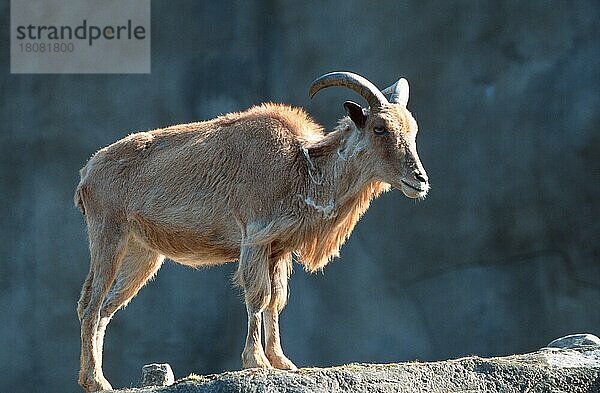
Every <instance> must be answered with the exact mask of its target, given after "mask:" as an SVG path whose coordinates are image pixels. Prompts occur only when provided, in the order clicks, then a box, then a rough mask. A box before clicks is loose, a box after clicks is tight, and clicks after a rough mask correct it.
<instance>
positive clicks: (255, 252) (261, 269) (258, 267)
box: [236, 245, 272, 368]
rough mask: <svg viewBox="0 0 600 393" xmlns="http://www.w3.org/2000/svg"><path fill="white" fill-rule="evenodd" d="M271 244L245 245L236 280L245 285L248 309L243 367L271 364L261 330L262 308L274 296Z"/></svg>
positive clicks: (267, 366)
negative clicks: (270, 267)
mask: <svg viewBox="0 0 600 393" xmlns="http://www.w3.org/2000/svg"><path fill="white" fill-rule="evenodd" d="M269 251H270V247H268V246H255V245H252V246H242V248H241V252H240V264H239V267H238V271H237V272H236V281H237V283H238V284H239V285H240V286H241V287H242V288H243V290H244V296H245V299H246V309H247V311H248V335H247V336H246V346H245V347H244V351H243V352H242V365H243V366H244V368H252V367H261V368H271V367H272V366H271V363H269V360H268V359H267V357H266V356H265V352H264V351H263V347H262V342H261V336H260V330H261V321H262V312H263V310H264V309H265V308H266V307H267V305H268V304H269V303H270V300H271V280H270V278H269Z"/></svg>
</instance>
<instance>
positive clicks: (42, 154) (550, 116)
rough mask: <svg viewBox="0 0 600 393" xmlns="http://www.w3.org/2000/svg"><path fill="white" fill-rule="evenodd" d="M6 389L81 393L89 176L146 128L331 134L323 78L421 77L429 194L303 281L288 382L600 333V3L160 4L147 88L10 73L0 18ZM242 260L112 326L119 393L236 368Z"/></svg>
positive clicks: (296, 285)
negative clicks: (258, 115)
mask: <svg viewBox="0 0 600 393" xmlns="http://www.w3.org/2000/svg"><path fill="white" fill-rule="evenodd" d="M0 11H1V14H0V25H2V26H3V28H2V29H1V30H0V35H1V36H0V50H1V52H0V53H1V56H2V57H1V62H0V67H1V72H2V76H1V78H0V121H1V123H0V124H2V130H1V133H0V140H1V142H0V163H1V167H0V182H1V183H0V184H1V194H0V204H1V206H2V214H1V216H0V220H1V221H0V222H1V227H2V233H1V235H2V236H1V238H0V315H1V319H0V321H1V322H0V381H1V385H2V386H3V388H2V389H3V390H5V389H9V388H10V389H9V390H11V391H14V392H33V391H40V390H42V389H43V390H44V391H77V390H78V387H77V386H76V378H77V369H78V361H79V358H78V356H79V325H78V321H77V316H76V313H75V304H76V300H77V298H78V295H79V290H80V285H81V283H82V281H83V278H84V276H85V274H86V271H87V268H88V254H87V241H86V235H85V227H84V224H83V220H82V218H81V216H80V214H79V212H78V211H77V210H76V209H75V208H73V206H72V194H73V190H74V188H75V186H76V184H77V181H78V169H79V168H80V167H81V166H83V164H84V163H85V161H86V160H87V158H88V157H89V156H90V155H91V154H92V153H93V152H94V151H96V150H97V149H98V148H100V147H103V146H105V145H107V144H109V143H111V142H113V141H115V140H116V139H119V138H121V137H123V136H125V135H126V134H128V133H130V132H132V131H136V130H146V129H151V128H156V127H161V126H166V125H170V124H173V123H182V122H188V121H196V120H201V119H207V118H211V117H213V116H215V115H217V114H219V113H223V112H228V111H232V110H241V109H244V108H246V107H248V106H250V105H252V104H254V103H259V102H262V101H266V100H272V101H281V102H287V103H290V104H293V105H298V106H303V107H305V108H307V110H308V111H309V112H310V113H311V114H312V115H313V116H314V117H315V118H316V119H317V120H318V121H320V122H322V123H323V124H325V125H326V126H328V127H329V128H331V127H332V126H333V125H334V124H335V121H336V119H337V118H338V117H340V116H341V115H342V114H343V111H342V107H341V103H342V102H343V100H345V99H356V100H359V97H357V96H355V95H354V93H352V92H350V91H344V90H341V89H340V90H337V89H333V90H335V91H333V90H331V91H329V90H328V91H325V92H323V93H321V94H319V96H317V97H316V98H315V99H314V100H312V101H310V100H309V99H308V98H307V88H308V86H309V84H310V82H311V81H312V80H313V78H315V77H316V76H318V75H320V74H322V73H325V72H327V71H331V70H338V69H345V70H352V71H355V72H358V73H360V74H363V75H365V76H366V77H368V78H369V79H371V80H372V81H373V82H374V83H375V84H377V85H378V86H380V87H385V86H386V85H388V84H390V83H392V82H393V81H394V80H396V79H397V78H398V77H399V76H405V77H407V78H408V79H409V81H410V82H411V101H410V104H409V108H410V109H411V110H412V111H413V113H414V114H415V116H416V118H417V120H418V122H419V125H420V133H419V139H418V147H419V151H420V156H421V159H422V161H423V163H424V165H425V167H426V168H427V170H428V174H429V176H430V178H431V182H432V190H431V193H430V196H429V197H428V198H427V199H426V200H425V201H422V202H417V203H416V202H414V201H411V200H408V199H406V198H404V197H403V196H402V194H401V193H400V192H397V191H394V192H391V193H388V194H386V195H384V196H383V197H381V198H380V199H379V200H377V201H375V203H374V204H373V206H372V208H371V209H370V210H369V211H368V213H367V214H366V216H365V217H364V218H363V220H362V221H361V222H359V224H358V226H357V229H356V231H355V232H354V234H353V235H352V237H351V239H350V240H349V242H348V243H347V245H346V246H345V247H344V248H343V250H342V256H341V258H340V259H339V260H336V261H334V262H333V263H331V264H330V265H329V266H327V268H326V269H325V272H324V274H316V275H310V276H309V275H306V274H305V273H304V272H303V271H302V269H301V268H300V266H298V265H296V268H295V270H296V271H295V273H294V275H293V277H292V280H291V284H290V286H291V297H290V301H289V304H288V307H287V308H286V310H285V311H284V314H283V320H282V331H283V343H284V347H285V349H286V351H287V354H288V355H289V356H290V357H291V358H292V359H293V360H294V361H295V362H296V363H297V364H298V365H299V366H327V365H335V364H341V363H347V362H357V361H358V362H392V361H402V360H413V359H420V360H434V359H443V358H449V357H456V356H462V355H468V354H479V355H503V354H509V353H514V352H525V351H530V350H534V349H536V348H539V347H541V346H543V345H544V344H546V343H547V342H548V341H549V340H551V339H553V338H556V337H558V336H560V335H563V334H567V333H574V332H591V333H596V334H598V333H600V313H598V309H600V263H599V262H600V245H599V241H598V239H599V238H600V211H599V210H600V204H599V202H598V198H599V197H600V130H599V128H600V67H599V66H600V6H599V4H598V2H595V1H592V0H590V1H576V2H575V1H573V2H567V1H565V2H562V1H561V2H559V1H553V2H548V1H527V2H520V1H501V2H500V1H489V2H483V1H482V2H479V1H477V2H476V1H462V2H455V1H397V0H390V1H381V2H366V1H364V2H361V1H345V2H339V3H334V2H328V1H326V2H323V1H306V2H297V1H276V0H273V1H256V0H254V1H231V0H223V1H219V2H189V3H184V2H177V3H171V2H153V4H152V73H151V74H150V75H10V74H9V59H8V51H9V48H8V43H9V29H8V26H9V7H8V2H7V1H5V2H2V5H1V6H0ZM234 269H235V264H230V265H226V266H222V267H215V268H210V269H201V270H199V271H195V270H192V269H189V268H185V267H181V266H176V265H174V264H172V263H167V264H166V265H165V266H164V267H163V269H162V270H161V271H160V272H159V274H158V277H157V278H156V280H155V281H153V282H152V283H150V284H149V285H148V286H147V287H146V288H144V289H143V290H142V291H141V293H140V295H139V296H138V297H137V298H135V299H134V300H133V302H132V303H131V305H130V306H128V307H127V309H126V310H125V311H122V312H120V313H118V314H117V316H116V317H115V319H114V321H113V322H112V324H111V325H110V327H109V330H108V334H107V342H106V348H105V349H106V351H105V352H106V355H105V372H106V375H107V377H108V378H109V380H110V381H111V382H112V383H113V385H115V386H117V387H118V386H126V385H130V384H132V383H134V382H136V380H137V378H138V375H139V369H140V367H141V366H142V365H143V364H145V363H149V362H169V363H170V364H171V365H172V366H173V368H174V370H175V373H176V375H177V376H178V377H182V376H185V375H187V374H188V373H191V372H195V373H210V372H220V371H223V370H230V369H237V368H239V367H240V360H239V353H240V351H241V349H242V344H243V338H244V334H245V329H246V327H245V318H246V316H245V310H244V307H243V304H242V301H241V298H240V295H239V292H238V291H237V290H236V289H234V288H233V287H232V284H231V280H230V278H231V274H232V273H233V271H234Z"/></svg>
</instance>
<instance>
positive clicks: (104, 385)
mask: <svg viewBox="0 0 600 393" xmlns="http://www.w3.org/2000/svg"><path fill="white" fill-rule="evenodd" d="M79 385H80V386H81V387H82V388H83V389H84V390H85V391H86V392H97V391H100V390H113V388H112V386H111V384H110V383H109V382H108V381H107V380H106V378H104V377H100V378H93V379H92V378H89V379H86V380H82V379H80V380H79Z"/></svg>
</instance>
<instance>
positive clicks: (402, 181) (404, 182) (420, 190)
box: [400, 180, 427, 192]
mask: <svg viewBox="0 0 600 393" xmlns="http://www.w3.org/2000/svg"><path fill="white" fill-rule="evenodd" d="M400 182H401V183H402V184H403V185H405V186H407V187H409V188H412V189H413V190H415V191H417V192H425V191H427V189H426V188H420V187H416V186H413V185H412V184H410V183H409V182H406V181H404V180H400Z"/></svg>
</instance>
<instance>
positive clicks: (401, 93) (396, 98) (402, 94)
mask: <svg viewBox="0 0 600 393" xmlns="http://www.w3.org/2000/svg"><path fill="white" fill-rule="evenodd" d="M381 92H382V93H383V94H390V93H391V94H392V95H391V96H390V102H393V103H395V104H400V105H402V106H406V104H408V94H409V87H408V81H407V80H406V79H404V78H400V79H398V81H397V82H396V83H394V84H393V85H391V86H390V87H387V88H385V89H383V90H382V91H381Z"/></svg>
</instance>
